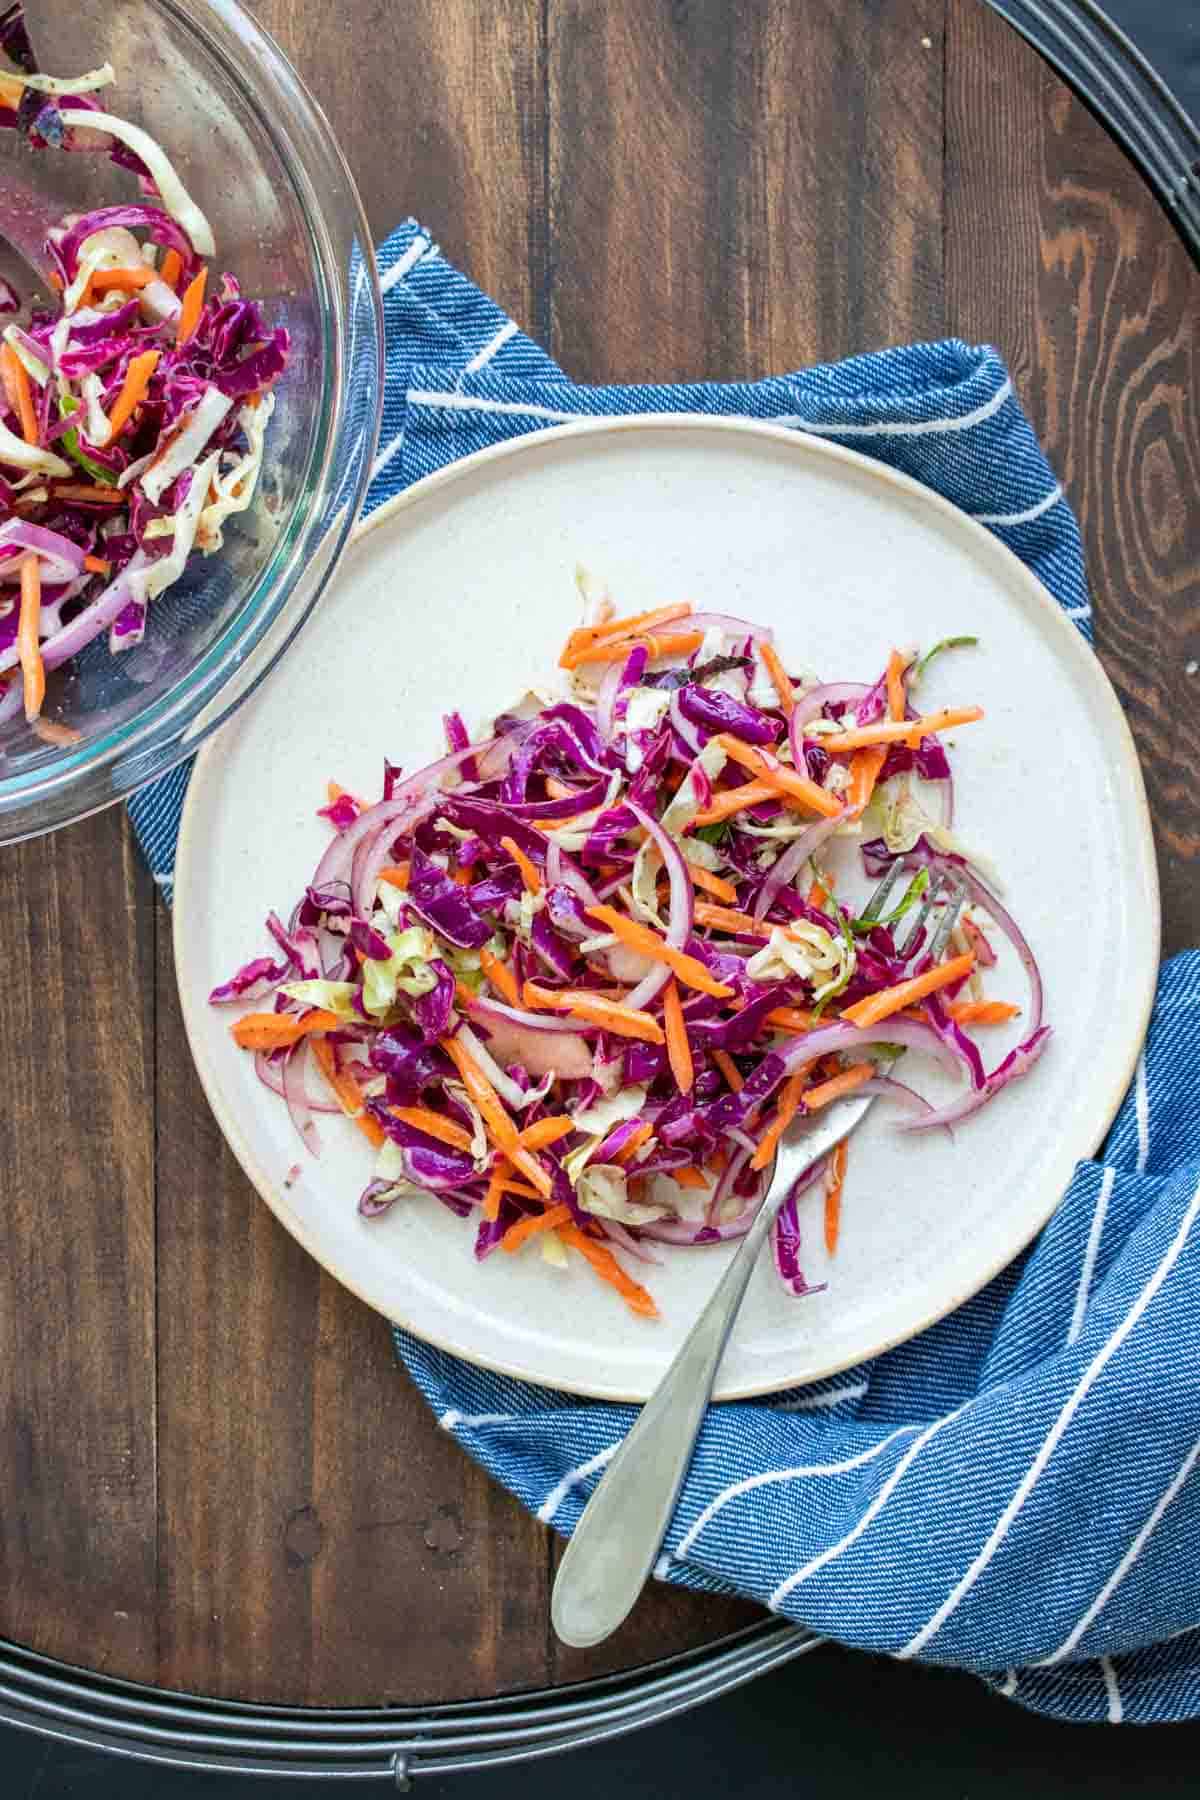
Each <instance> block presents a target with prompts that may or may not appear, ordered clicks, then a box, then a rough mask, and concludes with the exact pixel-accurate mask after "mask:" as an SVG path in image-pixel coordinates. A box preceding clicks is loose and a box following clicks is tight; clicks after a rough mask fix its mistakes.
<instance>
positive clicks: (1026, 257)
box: [946, 0, 1200, 953]
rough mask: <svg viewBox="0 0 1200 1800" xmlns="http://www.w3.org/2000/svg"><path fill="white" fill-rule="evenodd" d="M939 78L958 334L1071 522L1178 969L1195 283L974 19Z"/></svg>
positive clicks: (1196, 386) (1155, 214) (1197, 722)
mask: <svg viewBox="0 0 1200 1800" xmlns="http://www.w3.org/2000/svg"><path fill="white" fill-rule="evenodd" d="M947 70H948V72H949V82H948V89H947V100H946V123H947V140H946V244H947V271H946V288H947V307H948V322H949V325H950V327H951V329H952V330H955V331H957V332H959V333H960V334H961V335H963V336H966V337H975V338H990V339H992V340H993V341H995V342H996V343H997V344H998V345H999V347H1000V348H1001V350H1003V351H1004V353H1005V355H1006V356H1007V357H1008V358H1009V360H1010V362H1011V363H1012V365H1013V369H1014V373H1015V375H1016V378H1017V385H1018V388H1019V390H1020V392H1021V397H1022V399H1023V400H1024V402H1025V404H1026V406H1027V407H1028V409H1029V411H1030V414H1031V416H1032V418H1033V422H1034V425H1035V426H1036V428H1037V430H1038V431H1039V433H1040V434H1041V437H1042V440H1043V442H1044V443H1045V445H1046V449H1047V451H1048V453H1049V456H1050V459H1051V461H1052V462H1053V463H1054V464H1055V466H1056V468H1057V469H1058V472H1059V474H1060V476H1061V478H1062V481H1063V484H1064V486H1065V488H1066V492H1067V496H1068V498H1069V499H1070V501H1071V503H1072V505H1073V506H1074V507H1075V510H1076V513H1077V514H1078V517H1079V521H1080V525H1081V528H1082V531H1083V539H1084V548H1085V551H1086V555H1087V564H1088V572H1089V577H1090V580H1091V586H1092V598H1093V604H1094V607H1095V615H1096V617H1095V624H1096V648H1097V650H1098V651H1099V653H1100V656H1101V659H1102V660H1103V662H1104V666H1105V668H1106V669H1107V670H1108V673H1109V675H1110V676H1111V677H1112V679H1113V682H1114V684H1115V686H1116V688H1117V692H1118V693H1119V694H1120V696H1121V700H1122V702H1123V704H1124V707H1125V710H1126V713H1127V714H1128V716H1129V721H1130V724H1131V725H1132V727H1133V732H1134V737H1135V739H1136V741H1137V746H1138V750H1139V752H1140V754H1141V759H1142V768H1143V770H1144V771H1145V775H1146V785H1147V789H1148V791H1149V796H1150V806H1151V812H1152V815H1153V819H1154V826H1155V834H1156V840H1157V844H1158V855H1159V874H1160V879H1161V883H1162V898H1163V948H1164V951H1166V952H1167V953H1170V952H1171V951H1173V950H1179V949H1183V948H1185V947H1187V946H1191V945H1194V944H1196V943H1197V941H1200V881H1198V880H1197V870H1198V867H1200V781H1198V780H1197V772H1198V771H1200V678H1198V677H1197V676H1196V675H1195V674H1194V673H1193V674H1191V675H1189V674H1188V664H1189V662H1192V661H1193V660H1194V659H1196V658H1197V657H1198V656H1200V354H1198V341H1197V329H1196V316H1197V314H1196V301H1197V294H1198V291H1200V278H1198V276H1197V272H1196V270H1195V268H1194V267H1193V265H1192V263H1191V261H1190V259H1189V257H1188V255H1187V253H1186V251H1185V250H1184V247H1183V245H1182V243H1181V242H1180V241H1179V239H1178V238H1176V236H1175V235H1174V233H1173V232H1172V231H1171V230H1170V228H1169V226H1168V225H1167V223H1166V221H1165V219H1164V217H1163V214H1162V212H1161V210H1160V208H1159V206H1158V204H1157V202H1156V201H1155V200H1154V198H1153V196H1152V195H1151V193H1150V191H1149V189H1148V188H1147V187H1146V186H1145V184H1144V183H1143V182H1142V180H1141V178H1140V177H1139V175H1138V174H1137V171H1136V170H1135V169H1134V168H1133V166H1132V164H1130V163H1129V162H1127V161H1126V159H1125V158H1124V157H1123V156H1122V155H1121V153H1120V151H1119V150H1118V149H1117V147H1116V145H1115V144H1114V143H1113V141H1112V140H1111V139H1110V138H1109V137H1108V136H1107V134H1106V133H1105V132H1104V131H1103V130H1102V128H1101V127H1100V126H1099V124H1097V122H1096V121H1095V119H1093V117H1092V116H1091V114H1090V113H1089V112H1088V111H1087V109H1086V108H1085V107H1084V106H1083V105H1082V104H1081V103H1080V102H1079V101H1077V100H1075V99H1074V98H1073V97H1072V96H1071V95H1070V94H1069V93H1068V92H1067V90H1066V89H1065V88H1064V87H1063V86H1062V85H1061V83H1059V82H1058V81H1057V80H1056V79H1055V77H1054V76H1053V75H1052V74H1051V72H1050V71H1049V70H1048V69H1047V68H1046V67H1045V66H1044V65H1042V64H1040V63H1037V62H1036V61H1035V60H1032V59H1031V57H1030V54H1029V52H1028V50H1027V49H1026V47H1025V46H1024V45H1023V44H1022V43H1021V42H1020V40H1019V39H1017V38H1016V37H1015V36H1014V34H1013V33H1012V32H1011V31H1010V30H1009V29H1008V28H1007V26H1005V25H1004V24H1003V23H1002V22H1001V21H1000V20H999V19H998V18H997V17H996V16H995V15H994V14H992V13H990V12H988V11H987V10H986V9H985V8H983V7H981V6H978V5H976V4H975V3H974V0H952V3H951V5H950V8H949V26H948V53H947Z"/></svg>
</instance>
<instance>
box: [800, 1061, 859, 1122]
mask: <svg viewBox="0 0 1200 1800" xmlns="http://www.w3.org/2000/svg"><path fill="white" fill-rule="evenodd" d="M874 1073H875V1068H874V1064H872V1063H855V1064H854V1065H853V1066H852V1067H851V1068H849V1069H843V1071H842V1073H841V1074H840V1075H831V1076H830V1078H829V1080H828V1081H821V1082H818V1084H817V1086H816V1087H811V1088H809V1090H808V1092H807V1094H805V1096H804V1106H805V1110H806V1111H807V1112H816V1111H817V1110H818V1108H820V1107H822V1106H828V1105H829V1103H830V1101H831V1100H840V1099H841V1098H842V1096H843V1095H844V1094H852V1093H853V1092H854V1090H855V1088H860V1087H861V1086H862V1084H863V1082H864V1081H870V1079H871V1077H872V1076H873V1075H874Z"/></svg>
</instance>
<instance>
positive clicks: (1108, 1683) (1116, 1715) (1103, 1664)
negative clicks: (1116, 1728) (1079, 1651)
mask: <svg viewBox="0 0 1200 1800" xmlns="http://www.w3.org/2000/svg"><path fill="white" fill-rule="evenodd" d="M1100 1673H1101V1674H1102V1675H1103V1677H1104V1691H1105V1693H1106V1694H1107V1695H1108V1722H1109V1724H1110V1725H1119V1724H1120V1723H1121V1720H1122V1719H1123V1718H1124V1717H1125V1708H1124V1707H1123V1706H1122V1704H1121V1690H1120V1687H1119V1686H1118V1685H1117V1671H1116V1670H1115V1669H1114V1668H1113V1666H1112V1658H1111V1657H1110V1656H1102V1657H1101V1658H1100Z"/></svg>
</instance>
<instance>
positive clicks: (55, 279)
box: [46, 269, 63, 294]
mask: <svg viewBox="0 0 1200 1800" xmlns="http://www.w3.org/2000/svg"><path fill="white" fill-rule="evenodd" d="M46 280H47V281H48V282H49V283H50V286H51V287H52V288H53V289H54V291H55V293H56V294H61V293H62V291H63V278H62V276H61V275H60V274H59V272H58V270H57V269H50V270H48V271H47V274H46Z"/></svg>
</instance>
